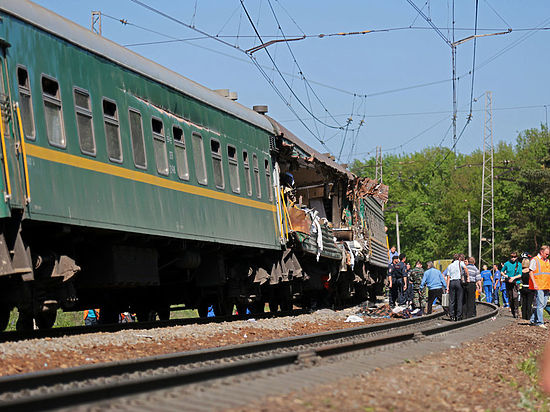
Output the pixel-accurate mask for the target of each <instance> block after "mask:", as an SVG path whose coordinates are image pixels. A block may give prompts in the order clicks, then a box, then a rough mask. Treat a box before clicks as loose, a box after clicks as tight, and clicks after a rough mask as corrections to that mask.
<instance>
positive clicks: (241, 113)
mask: <svg viewBox="0 0 550 412" xmlns="http://www.w3.org/2000/svg"><path fill="white" fill-rule="evenodd" d="M0 10H2V11H4V12H6V13H7V14H10V15H13V16H15V17H17V18H19V19H21V20H23V21H26V22H28V23H30V24H32V25H34V26H36V27H39V28H40V29H42V30H44V31H46V32H48V33H51V34H53V35H55V36H57V37H60V38H62V39H64V40H66V41H67V42H69V43H73V44H75V45H77V46H78V47H81V48H83V49H86V50H88V51H90V52H92V53H94V54H97V55H100V56H101V57H104V58H106V59H108V60H111V61H113V62H115V63H117V64H119V65H121V66H124V67H126V68H128V69H130V70H132V71H134V72H136V73H139V74H141V75H143V76H146V77H148V78H151V79H152V80H155V81H157V82H160V83H162V84H165V85H167V86H169V87H172V88H174V89H176V90H178V91H180V92H182V93H184V94H186V95H188V96H190V97H192V98H194V99H197V100H199V101H201V102H203V103H206V104H208V105H209V106H212V107H215V108H217V109H219V110H222V111H224V112H226V113H228V114H231V115H233V116H235V117H238V118H240V119H242V120H244V121H246V122H249V123H251V124H253V125H255V126H257V127H260V128H262V129H264V130H266V131H268V132H270V133H274V130H273V126H272V124H271V123H270V122H269V121H268V120H267V119H266V118H265V117H264V116H262V115H260V114H258V113H256V112H254V111H253V110H251V109H249V108H247V107H245V106H243V105H241V104H239V103H236V102H234V101H232V100H230V99H228V98H226V97H223V96H220V95H219V94H217V93H216V92H214V91H213V90H211V89H208V88H207V87H204V86H202V85H200V84H198V83H196V82H194V81H192V80H190V79H188V78H186V77H184V76H182V75H180V74H178V73H176V72H174V71H172V70H170V69H167V68H166V67H164V66H162V65H160V64H158V63H155V62H154V61H152V60H149V59H147V58H145V57H143V56H141V55H139V54H137V53H135V52H133V51H131V50H129V49H127V48H125V47H122V46H121V45H119V44H117V43H115V42H113V41H111V40H108V39H106V38H104V37H101V36H99V35H97V34H95V33H93V32H92V31H90V30H88V29H86V28H84V27H82V26H80V25H78V24H76V23H75V22H72V21H70V20H68V19H66V18H64V17H62V16H60V15H58V14H56V13H54V12H53V11H51V10H48V9H46V8H44V7H42V6H39V5H37V4H35V3H32V2H30V1H28V0H3V1H2V4H1V5H0Z"/></svg>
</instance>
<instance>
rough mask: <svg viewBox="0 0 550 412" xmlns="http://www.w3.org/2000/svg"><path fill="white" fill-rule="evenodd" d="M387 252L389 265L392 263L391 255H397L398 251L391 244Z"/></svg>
mask: <svg viewBox="0 0 550 412" xmlns="http://www.w3.org/2000/svg"><path fill="white" fill-rule="evenodd" d="M388 254H389V256H390V265H391V264H392V263H393V257H394V256H397V257H399V252H398V251H397V248H396V247H395V246H392V247H391V248H390V251H389V252H388Z"/></svg>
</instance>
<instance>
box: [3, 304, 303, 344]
mask: <svg viewBox="0 0 550 412" xmlns="http://www.w3.org/2000/svg"><path fill="white" fill-rule="evenodd" d="M306 313H310V311H309V310H307V309H296V310H292V311H285V312H265V313H255V314H248V315H231V316H215V317H211V318H200V317H197V318H182V319H170V320H158V321H149V322H130V323H111V324H100V325H94V326H71V327H61V328H52V329H35V330H23V331H7V332H0V343H2V342H19V341H22V340H28V339H45V338H60V337H63V336H76V335H83V334H86V333H99V332H105V333H112V332H119V331H121V330H138V329H139V330H147V329H155V328H167V327H171V326H185V325H204V324H207V323H222V322H231V321H236V320H247V319H271V318H277V317H284V316H298V315H303V314H306Z"/></svg>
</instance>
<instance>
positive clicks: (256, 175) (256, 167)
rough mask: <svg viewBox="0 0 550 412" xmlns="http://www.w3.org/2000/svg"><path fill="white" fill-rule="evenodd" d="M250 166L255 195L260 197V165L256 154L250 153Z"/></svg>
mask: <svg viewBox="0 0 550 412" xmlns="http://www.w3.org/2000/svg"><path fill="white" fill-rule="evenodd" d="M252 167H253V168H254V183H255V184H256V196H258V199H259V198H261V197H262V187H261V185H260V167H259V165H258V156H256V155H255V154H253V155H252Z"/></svg>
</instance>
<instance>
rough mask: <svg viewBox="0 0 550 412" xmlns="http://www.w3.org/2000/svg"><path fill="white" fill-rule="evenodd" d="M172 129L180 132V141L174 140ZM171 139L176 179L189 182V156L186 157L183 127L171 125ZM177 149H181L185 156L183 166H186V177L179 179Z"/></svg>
mask: <svg viewBox="0 0 550 412" xmlns="http://www.w3.org/2000/svg"><path fill="white" fill-rule="evenodd" d="M174 129H179V130H181V140H177V139H176V135H175V133H174ZM172 139H173V140H174V158H175V161H176V174H177V176H178V179H180V180H185V181H189V180H190V179H191V173H190V172H189V156H187V143H186V142H185V131H184V130H183V127H181V126H180V125H179V124H173V125H172ZM178 147H179V148H183V153H184V155H185V164H186V165H187V177H181V176H180V173H179V162H178V152H177V148H178Z"/></svg>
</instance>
